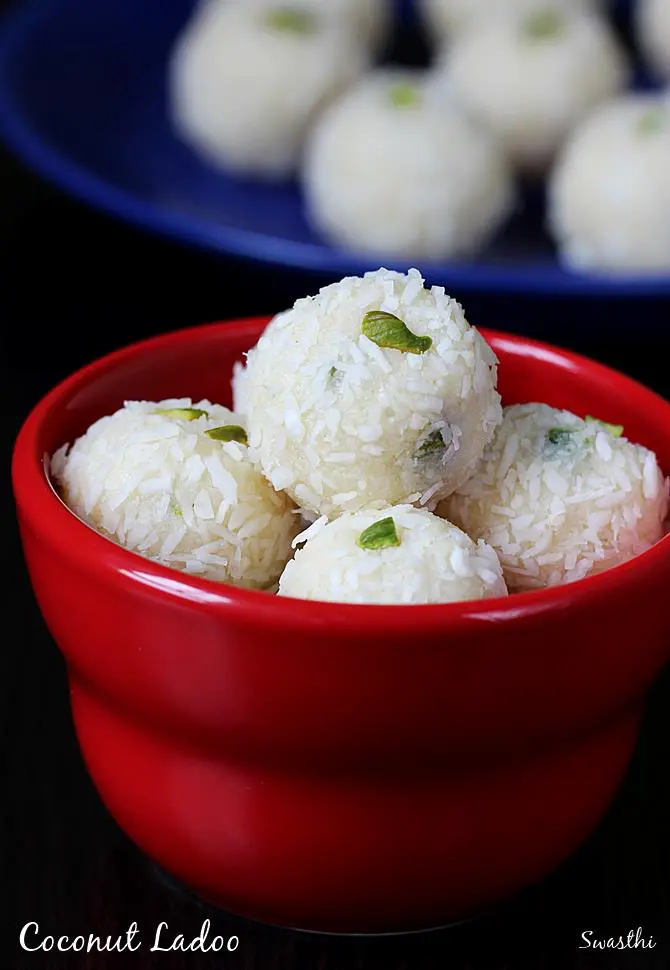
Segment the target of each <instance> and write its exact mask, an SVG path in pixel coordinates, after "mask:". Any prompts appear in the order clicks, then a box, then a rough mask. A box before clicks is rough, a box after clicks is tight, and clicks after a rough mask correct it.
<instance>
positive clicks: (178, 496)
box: [51, 399, 299, 589]
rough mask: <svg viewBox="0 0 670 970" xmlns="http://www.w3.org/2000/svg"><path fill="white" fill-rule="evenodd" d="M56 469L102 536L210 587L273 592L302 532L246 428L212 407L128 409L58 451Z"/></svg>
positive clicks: (175, 403)
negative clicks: (257, 461) (262, 468)
mask: <svg viewBox="0 0 670 970" xmlns="http://www.w3.org/2000/svg"><path fill="white" fill-rule="evenodd" d="M51 470H52V474H53V478H54V481H55V482H56V483H57V485H58V487H59V489H60V492H61V495H62V497H63V499H64V501H65V502H66V504H67V505H68V506H69V507H70V508H71V509H72V511H73V512H74V513H75V514H76V515H78V516H79V517H80V518H82V519H83V520H84V521H85V522H88V523H89V525H91V526H92V527H93V528H94V529H96V531H98V532H101V533H102V534H103V535H106V536H108V537H109V538H110V539H113V540H114V541H115V542H117V543H119V545H122V546H125V547H126V548H127V549H131V550H132V551H134V552H138V553H140V554H141V555H143V556H146V557H147V558H149V559H153V560H156V561H157V562H160V563H162V564H163V565H165V566H170V567H172V568H174V569H181V570H184V571H185V572H187V573H191V574H193V575H196V576H202V577H203V578H205V579H213V580H217V581H220V582H226V583H233V584H234V585H239V586H247V587H250V588H255V589H265V588H268V587H270V586H272V585H274V583H276V581H277V579H278V578H279V574H280V573H281V571H282V569H283V568H284V565H285V564H286V562H287V560H288V559H289V557H290V555H291V541H292V539H293V537H294V536H295V534H296V532H297V531H298V528H299V517H298V516H297V515H296V512H295V508H294V507H293V505H292V503H291V502H290V501H289V500H288V499H287V497H286V496H285V495H280V494H277V493H276V492H275V490H274V489H273V488H272V486H271V485H269V484H268V482H266V481H265V479H264V478H263V477H262V475H261V474H260V473H259V472H258V471H257V470H256V467H255V465H254V463H253V462H252V461H251V458H250V455H249V449H248V440H247V432H246V430H245V428H244V426H243V423H242V422H241V419H240V418H239V417H238V416H237V415H235V414H233V413H232V412H231V411H229V410H228V409H227V408H224V407H221V406H220V405H217V404H212V403H211V402H209V401H200V402H199V403H197V404H193V403H192V402H191V401H190V400H188V399H180V400H170V401H160V402H157V403H152V402H148V401H129V402H127V403H126V404H125V405H124V407H122V408H121V409H120V410H118V411H116V412H115V413H114V414H111V415H109V416H107V417H104V418H101V419H100V420H99V421H96V422H95V424H93V425H92V426H91V427H90V428H89V429H88V431H87V432H86V433H85V434H84V435H83V436H82V437H81V438H79V439H78V440H77V441H76V442H75V443H74V444H73V445H72V447H70V446H69V445H66V446H65V447H63V448H61V449H60V450H59V451H58V452H56V454H55V455H54V457H53V459H52V463H51Z"/></svg>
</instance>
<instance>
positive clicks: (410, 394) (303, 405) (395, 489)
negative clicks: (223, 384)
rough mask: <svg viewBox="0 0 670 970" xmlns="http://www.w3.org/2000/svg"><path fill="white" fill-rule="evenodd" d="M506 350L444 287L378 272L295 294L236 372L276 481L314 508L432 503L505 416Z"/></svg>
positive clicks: (259, 449)
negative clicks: (502, 359) (500, 377)
mask: <svg viewBox="0 0 670 970" xmlns="http://www.w3.org/2000/svg"><path fill="white" fill-rule="evenodd" d="M496 381H497V360H496V357H495V355H494V354H493V352H492V351H491V349H490V347H489V346H488V344H487V343H486V341H485V340H484V338H483V337H482V336H481V335H480V334H479V333H478V331H477V330H475V329H474V328H473V327H472V326H470V324H469V323H468V322H467V320H466V318H465V315H464V313H463V310H462V308H461V306H460V305H459V304H458V303H457V302H456V301H455V300H452V299H451V298H450V297H448V296H447V295H446V293H445V292H444V289H443V288H441V287H433V288H432V289H426V288H425V287H424V283H423V279H422V277H421V274H420V273H419V272H418V271H417V270H410V272H409V273H408V274H407V275H403V274H401V273H395V272H389V271H387V270H380V271H378V272H373V273H368V274H366V275H365V276H364V277H362V278H355V277H352V278H348V279H345V280H342V281H341V282H339V283H335V284H333V285H331V286H327V287H325V288H324V289H322V290H321V291H320V292H319V293H318V294H317V295H316V296H314V297H308V298H307V299H303V300H298V301H297V303H296V304H295V306H294V307H293V309H291V310H289V311H287V312H286V313H282V314H280V315H279V316H278V317H275V319H274V320H273V321H272V322H271V323H270V324H269V326H268V327H267V329H266V330H265V332H264V334H263V336H262V337H261V339H260V340H259V342H258V344H257V346H256V347H255V348H254V349H253V350H251V351H250V353H249V354H248V359H247V366H246V369H245V370H242V371H240V370H239V369H238V372H237V374H236V377H235V383H236V385H237V384H239V385H240V387H239V390H238V391H237V393H236V400H238V401H239V402H240V405H241V406H242V408H243V410H244V412H245V417H246V421H247V428H248V432H249V443H250V446H251V447H252V449H253V450H254V453H255V454H256V455H257V456H258V460H259V463H260V467H261V469H262V471H263V473H264V474H265V475H266V477H267V478H268V479H269V481H270V482H271V483H272V484H273V486H274V487H275V488H276V489H285V490H286V491H287V492H288V494H289V495H290V496H291V497H292V498H293V499H294V501H296V502H297V503H298V505H300V506H301V507H302V508H304V509H307V510H309V511H310V512H312V513H316V514H318V515H323V514H325V515H327V516H329V517H333V516H336V515H338V514H340V513H342V512H347V511H358V510H360V509H363V508H366V507H370V508H382V507H384V506H389V505H396V504H400V503H403V502H408V503H410V504H415V503H420V504H422V505H425V506H427V507H432V506H434V505H435V504H436V503H437V502H438V501H439V500H440V499H441V498H444V497H446V496H447V495H448V494H450V493H451V492H452V491H454V490H455V489H456V488H458V487H459V485H461V484H463V483H464V482H465V481H467V479H468V478H469V477H470V475H471V474H472V472H473V471H474V469H475V467H476V465H477V462H478V460H479V458H480V457H481V455H482V453H483V450H484V448H485V446H486V444H487V443H488V442H489V441H490V440H491V438H492V437H493V434H494V432H495V429H496V427H497V426H498V424H499V423H500V420H501V415H502V410H501V403H500V396H499V395H498V392H497V390H496Z"/></svg>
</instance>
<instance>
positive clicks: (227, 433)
mask: <svg viewBox="0 0 670 970" xmlns="http://www.w3.org/2000/svg"><path fill="white" fill-rule="evenodd" d="M205 434H206V435H207V437H208V438H211V439H212V441H236V442H237V443H238V444H240V445H247V444H249V439H248V437H247V433H246V431H245V430H244V428H242V427H240V425H239V424H224V425H223V426H222V427H221V428H210V429H209V431H205Z"/></svg>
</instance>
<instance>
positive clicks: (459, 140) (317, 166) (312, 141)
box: [303, 68, 515, 260]
mask: <svg viewBox="0 0 670 970" xmlns="http://www.w3.org/2000/svg"><path fill="white" fill-rule="evenodd" d="M303 180H304V187H305V197H306V201H307V211H308V215H309V217H310V220H311V222H312V223H313V225H314V226H315V227H316V229H317V230H318V231H320V232H321V233H322V234H323V235H324V236H326V238H328V239H330V240H332V241H333V242H334V243H335V244H337V245H341V246H344V247H346V248H348V249H351V250H354V251H358V252H363V253H373V254H375V255H380V254H381V255H382V256H383V255H387V256H389V257H394V258H396V259H398V258H399V259H403V260H418V259H421V258H423V259H434V260H437V259H451V258H455V257H457V256H463V255H471V254H472V253H474V252H477V251H478V250H480V249H481V248H483V247H484V246H485V245H486V243H487V242H489V241H490V239H491V237H492V236H493V235H494V234H495V233H496V231H497V230H498V229H499V228H500V227H501V225H502V224H503V222H504V221H505V219H506V218H507V216H508V215H509V214H510V212H511V211H512V208H513V206H514V201H515V190H514V184H513V180H512V175H511V171H510V167H509V165H508V162H507V159H506V158H505V157H504V155H503V153H502V152H501V151H500V148H499V146H498V145H497V143H496V141H495V139H494V138H492V137H491V135H490V133H489V132H488V131H487V130H485V129H484V128H483V127H482V126H481V125H480V124H478V123H477V122H475V121H474V120H473V119H472V118H471V117H470V116H469V115H468V114H467V113H465V112H464V111H463V110H462V109H461V108H460V107H459V106H458V105H456V104H455V103H454V102H453V100H452V99H450V98H447V97H444V95H443V94H442V92H441V91H438V90H434V88H433V85H432V83H431V80H430V75H428V74H426V73H425V72H420V71H407V70H398V69H388V68H385V69H383V70H378V71H374V72H372V73H371V74H369V75H368V76H367V77H365V78H364V79H363V80H362V81H360V82H359V83H358V84H355V85H353V86H352V88H351V90H350V91H348V92H347V94H345V95H344V96H343V97H342V98H341V99H339V100H338V101H337V102H336V103H335V104H333V105H332V106H330V107H329V108H328V109H327V110H326V111H325V112H324V114H323V116H322V117H321V118H320V119H319V121H318V122H317V124H316V126H315V129H314V131H313V133H312V135H311V137H310V138H309V140H308V144H307V151H306V155H305V164H304V168H303Z"/></svg>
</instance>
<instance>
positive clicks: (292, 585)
mask: <svg viewBox="0 0 670 970" xmlns="http://www.w3.org/2000/svg"><path fill="white" fill-rule="evenodd" d="M301 538H305V539H306V542H305V544H304V545H303V546H302V548H300V549H299V550H298V552H296V555H295V558H294V559H293V560H292V561H291V562H290V563H289V564H288V565H287V567H286V569H285V570H284V573H283V575H282V577H281V579H280V581H279V595H280V596H290V597H293V598H295V599H309V600H321V601H328V602H335V603H381V604H389V605H397V604H405V605H411V604H419V603H454V602H460V601H465V600H481V599H487V598H489V597H496V596H506V595H507V588H506V586H505V582H504V580H503V576H502V569H501V566H500V562H499V561H498V557H497V556H496V554H495V552H494V551H493V549H491V547H490V546H488V545H487V544H486V543H485V542H473V541H472V539H470V538H469V537H468V536H467V535H465V533H464V532H461V530H460V529H457V528H456V527H455V526H453V525H451V524H450V523H449V522H445V521H444V519H440V518H438V517H437V516H436V515H433V514H432V513H430V512H427V511H426V510H425V509H416V508H413V507H412V506H409V505H402V506H395V507H394V508H391V509H387V510H385V511H383V512H375V511H369V510H365V511H361V512H357V513H355V514H346V515H342V516H340V517H339V518H338V519H336V520H335V521H333V522H330V523H328V524H327V523H326V522H325V520H319V521H318V522H317V523H315V524H314V525H313V526H311V527H310V529H309V530H308V533H307V535H305V536H303V537H301V536H298V538H297V540H296V541H298V542H299V541H300V539H301Z"/></svg>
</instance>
